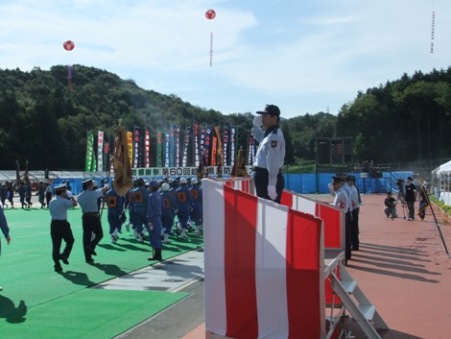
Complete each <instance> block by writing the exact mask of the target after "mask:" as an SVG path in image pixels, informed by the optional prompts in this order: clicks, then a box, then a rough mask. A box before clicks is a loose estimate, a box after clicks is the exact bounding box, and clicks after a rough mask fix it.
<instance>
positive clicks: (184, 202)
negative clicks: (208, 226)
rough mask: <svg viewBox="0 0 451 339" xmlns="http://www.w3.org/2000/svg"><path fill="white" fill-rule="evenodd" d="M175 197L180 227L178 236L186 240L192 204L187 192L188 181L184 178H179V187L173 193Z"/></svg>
mask: <svg viewBox="0 0 451 339" xmlns="http://www.w3.org/2000/svg"><path fill="white" fill-rule="evenodd" d="M175 197H176V199H177V203H178V205H179V207H178V213H177V216H178V218H179V222H180V227H181V233H180V236H181V237H182V239H188V234H187V228H188V219H189V215H190V212H191V208H192V204H193V202H192V199H191V194H190V192H189V187H188V180H187V179H186V178H185V177H182V178H180V187H179V188H178V189H177V191H176V192H175Z"/></svg>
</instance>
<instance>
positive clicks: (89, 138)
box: [85, 131, 94, 172]
mask: <svg viewBox="0 0 451 339" xmlns="http://www.w3.org/2000/svg"><path fill="white" fill-rule="evenodd" d="M93 147H94V132H93V131H88V132H87V133H86V161H85V172H91V170H92V159H93V155H94V154H93Z"/></svg>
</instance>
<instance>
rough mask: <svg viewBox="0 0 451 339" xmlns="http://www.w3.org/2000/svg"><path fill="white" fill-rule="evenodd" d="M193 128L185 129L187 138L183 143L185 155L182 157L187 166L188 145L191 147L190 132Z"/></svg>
mask: <svg viewBox="0 0 451 339" xmlns="http://www.w3.org/2000/svg"><path fill="white" fill-rule="evenodd" d="M190 132H191V128H190V127H187V128H186V129H185V140H184V143H183V157H182V166H183V167H186V166H187V164H188V147H189V139H190V134H191V133H190Z"/></svg>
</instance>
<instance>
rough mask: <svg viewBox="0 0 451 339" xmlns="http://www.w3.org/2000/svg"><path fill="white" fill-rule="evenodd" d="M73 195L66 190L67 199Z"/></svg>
mask: <svg viewBox="0 0 451 339" xmlns="http://www.w3.org/2000/svg"><path fill="white" fill-rule="evenodd" d="M73 196H74V195H73V194H72V192H71V191H68V190H66V197H68V198H69V199H72V197H73Z"/></svg>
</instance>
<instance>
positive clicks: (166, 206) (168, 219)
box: [160, 182, 178, 243]
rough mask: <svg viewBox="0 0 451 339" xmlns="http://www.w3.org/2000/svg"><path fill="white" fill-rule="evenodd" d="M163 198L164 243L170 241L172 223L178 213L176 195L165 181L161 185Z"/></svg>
mask: <svg viewBox="0 0 451 339" xmlns="http://www.w3.org/2000/svg"><path fill="white" fill-rule="evenodd" d="M160 194H161V199H162V201H163V206H162V211H161V212H162V215H161V221H162V224H163V230H164V239H163V242H164V243H168V242H169V235H171V233H172V225H174V218H175V216H176V214H177V210H178V203H177V199H176V198H175V195H174V194H173V193H171V192H170V191H169V184H168V183H166V182H164V183H163V184H162V185H161V193H160Z"/></svg>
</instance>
